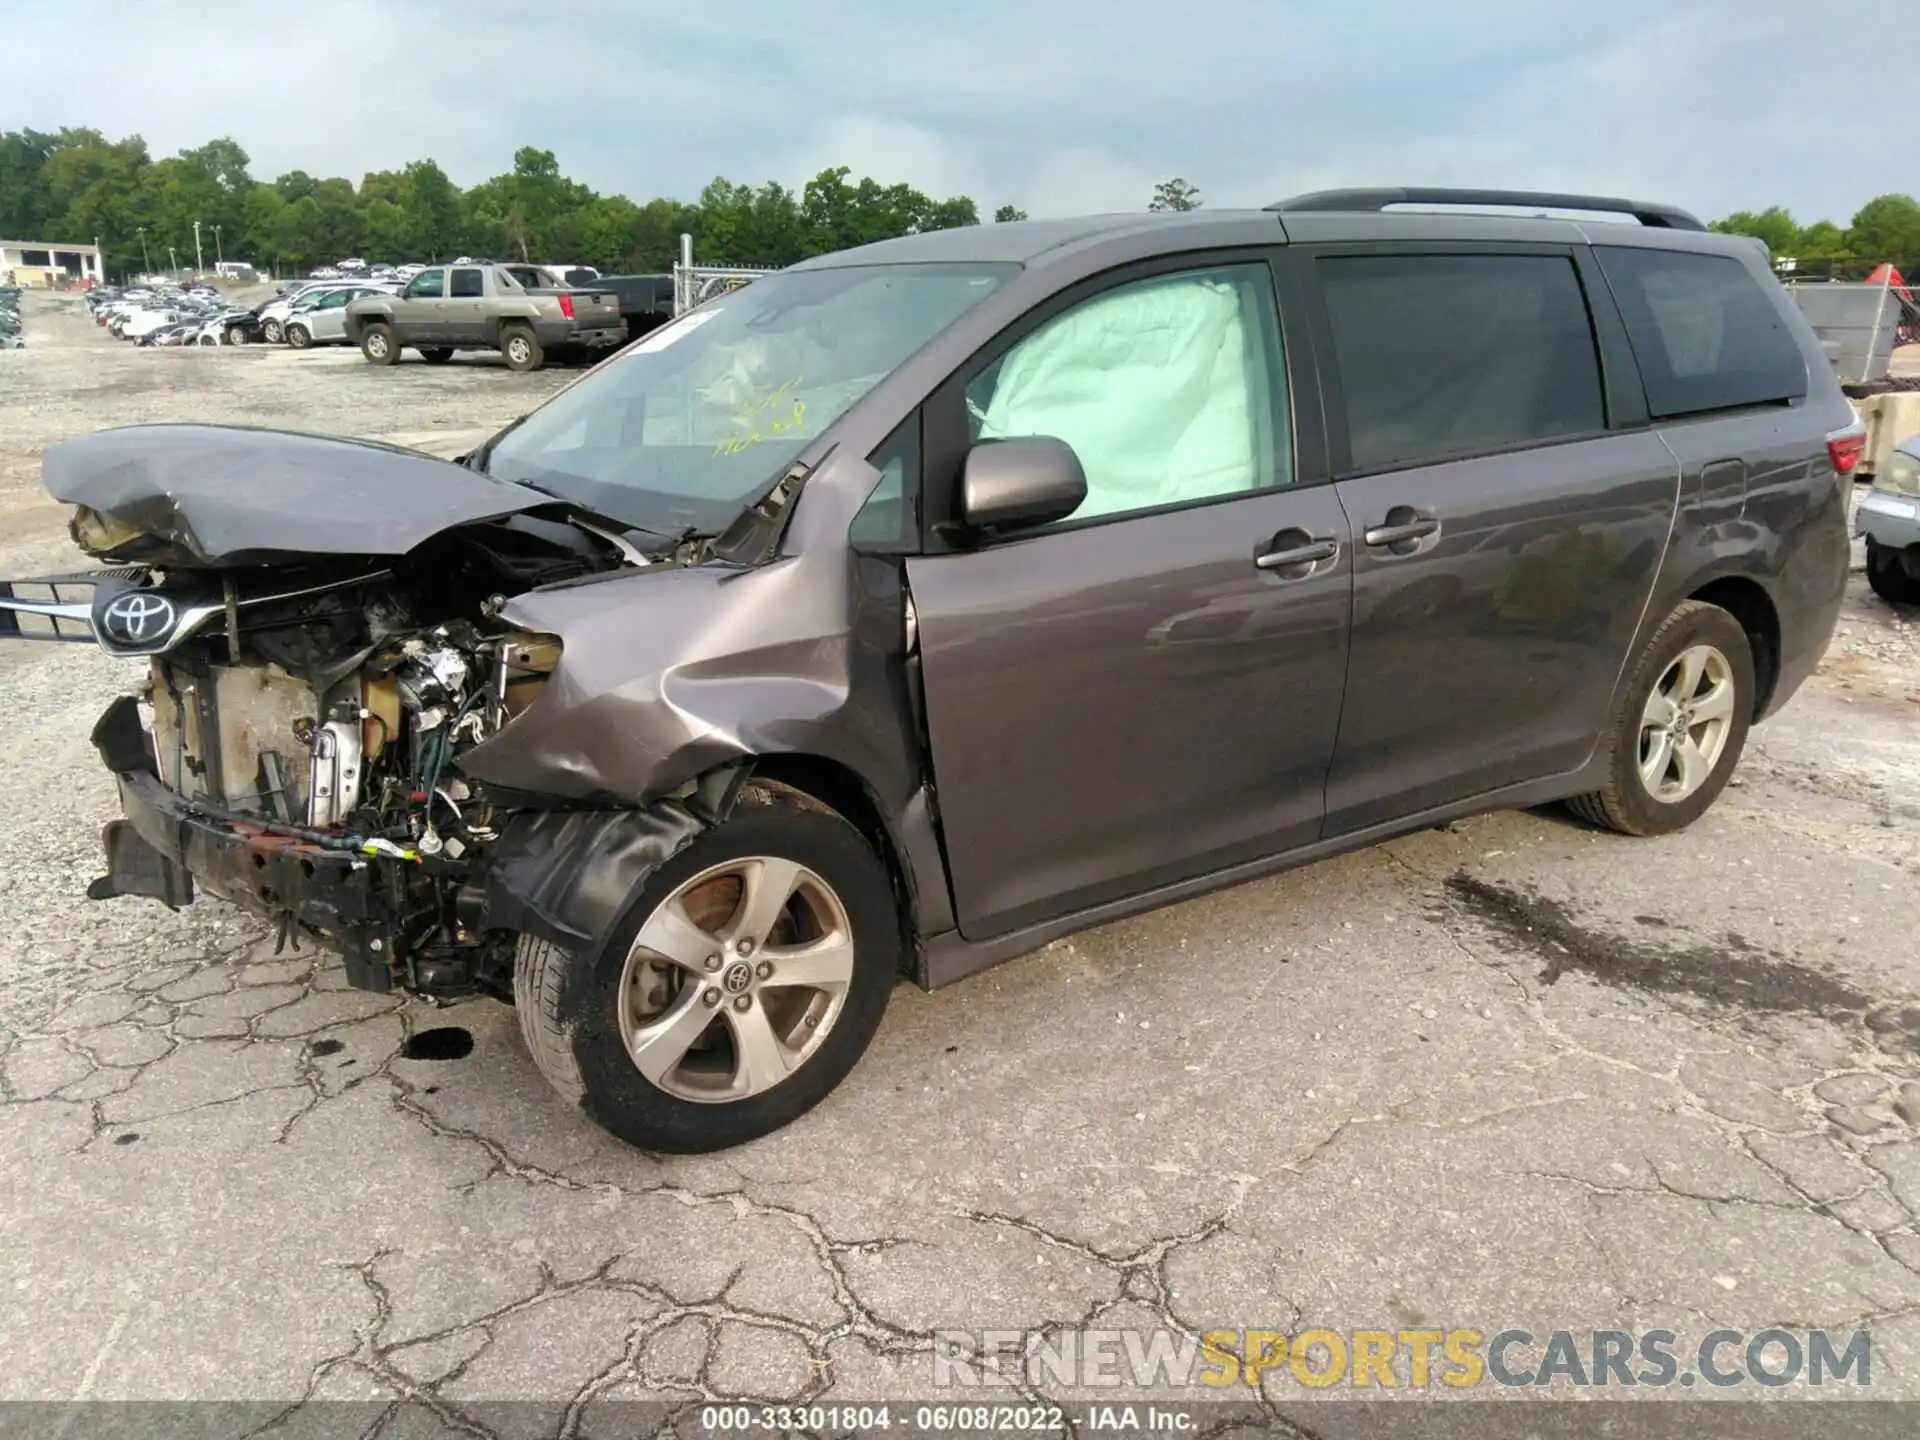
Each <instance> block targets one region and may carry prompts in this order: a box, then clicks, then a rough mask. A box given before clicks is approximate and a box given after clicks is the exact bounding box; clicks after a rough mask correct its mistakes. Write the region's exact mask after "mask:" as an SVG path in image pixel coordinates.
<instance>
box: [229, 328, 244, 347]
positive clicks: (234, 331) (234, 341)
mask: <svg viewBox="0 0 1920 1440" xmlns="http://www.w3.org/2000/svg"><path fill="white" fill-rule="evenodd" d="M225 333H226V337H227V344H229V345H245V344H246V343H248V342H247V327H246V326H244V325H229V326H228V327H227V328H226V332H225Z"/></svg>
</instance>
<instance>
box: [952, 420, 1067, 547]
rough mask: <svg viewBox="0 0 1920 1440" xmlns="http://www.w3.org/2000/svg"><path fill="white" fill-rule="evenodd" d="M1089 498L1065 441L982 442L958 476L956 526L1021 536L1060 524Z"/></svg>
mask: <svg viewBox="0 0 1920 1440" xmlns="http://www.w3.org/2000/svg"><path fill="white" fill-rule="evenodd" d="M1086 498H1087V472H1086V471H1085V470H1083V469H1082V468H1081V466H1080V457H1079V456H1078V455H1076V454H1074V453H1073V447H1072V446H1071V445H1069V444H1067V442H1066V441H1064V440H1058V439H1055V438H1054V437H1053V436H1051V435H1028V436H1022V437H1020V438H1018V439H1012V440H982V441H981V442H980V443H979V444H977V445H975V446H974V447H973V448H972V449H971V450H969V451H968V452H967V460H966V464H965V466H964V467H963V468H962V469H961V472H960V523H961V524H963V525H965V526H966V527H967V528H968V529H970V530H1019V529H1024V528H1027V527H1029V526H1033V525H1046V524H1049V523H1051V522H1052V521H1055V520H1064V519H1066V518H1067V516H1069V515H1071V514H1072V513H1073V512H1074V511H1076V510H1078V509H1079V508H1080V506H1081V504H1082V502H1084V501H1085V500H1086Z"/></svg>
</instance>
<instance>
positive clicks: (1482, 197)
mask: <svg viewBox="0 0 1920 1440" xmlns="http://www.w3.org/2000/svg"><path fill="white" fill-rule="evenodd" d="M1390 205H1503V206H1509V207H1518V208H1522V209H1528V210H1594V211H1603V212H1607V213H1612V214H1620V215H1631V216H1633V218H1634V219H1635V220H1638V221H1639V222H1640V223H1641V224H1642V225H1648V226H1652V227H1653V228H1654V229H1658V230H1704V229H1706V228H1707V227H1706V226H1704V225H1702V224H1701V223H1700V221H1699V220H1698V219H1697V218H1696V217H1694V216H1692V215H1690V214H1688V213H1687V212H1686V211H1685V210H1681V209H1679V208H1677V207H1675V206H1672V205H1659V204H1653V203H1651V202H1647V201H1642V200H1619V199H1615V198H1613V197H1612V196H1607V195H1560V194H1556V193H1554V192H1553V191H1550V190H1456V189H1453V188H1451V187H1449V186H1444V185H1441V186H1430V185H1428V186H1422V185H1414V186H1408V187H1406V188H1404V189H1379V190H1316V191H1315V192H1314V193H1313V194H1311V195H1296V196H1294V197H1293V198H1292V199H1291V200H1281V201H1277V202H1276V203H1274V204H1272V205H1269V206H1267V207H1266V208H1267V209H1269V210H1277V211H1280V212H1282V213H1287V212H1298V211H1328V210H1332V211H1345V212H1349V213H1350V212H1353V211H1381V210H1385V209H1386V208H1387V207H1388V206H1390Z"/></svg>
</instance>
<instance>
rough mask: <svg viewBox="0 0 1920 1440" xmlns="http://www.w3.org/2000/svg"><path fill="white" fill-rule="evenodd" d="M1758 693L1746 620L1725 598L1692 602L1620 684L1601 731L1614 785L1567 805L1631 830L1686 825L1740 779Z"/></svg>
mask: <svg viewBox="0 0 1920 1440" xmlns="http://www.w3.org/2000/svg"><path fill="white" fill-rule="evenodd" d="M1754 695H1755V689H1754V675H1753V649H1752V646H1751V645H1750V644H1749V643H1748V641H1747V632H1746V631H1745V630H1743V629H1741V627H1740V622H1739V621H1738V620H1736V619H1734V618H1733V616H1732V615H1730V614H1728V613H1727V612H1726V611H1725V610H1722V609H1721V608H1720V607H1719V606H1718V605H1708V604H1706V603H1705V602H1703V601H1699V600H1689V601H1687V602H1685V603H1684V604H1682V605H1681V606H1680V607H1679V608H1678V609H1676V610H1675V611H1674V612H1673V613H1672V614H1671V615H1669V616H1668V617H1667V618H1666V621H1665V623H1663V624H1662V625H1661V626H1660V628H1659V629H1658V630H1656V631H1655V632H1654V634H1653V638H1652V639H1650V640H1649V641H1648V642H1647V645H1646V648H1645V649H1644V650H1642V651H1641V652H1640V659H1639V660H1638V662H1636V664H1635V665H1634V667H1633V670H1632V673H1631V675H1630V676H1629V678H1628V681H1627V683H1626V685H1625V686H1624V687H1622V691H1621V695H1620V699H1619V701H1618V702H1617V703H1616V705H1615V709H1614V714H1613V717H1612V721H1611V723H1610V725H1609V726H1608V730H1607V734H1606V735H1605V736H1604V737H1603V743H1604V744H1605V745H1606V746H1607V747H1608V762H1607V763H1608V771H1607V779H1606V783H1605V784H1604V785H1603V786H1602V788H1600V789H1599V790H1596V791H1594V792H1593V793H1591V794H1588V795H1581V796H1578V797H1576V798H1574V799H1572V800H1569V801H1568V802H1567V808H1568V809H1570V810H1572V811H1573V813H1574V814H1576V815H1578V816H1579V817H1580V818H1581V819H1583V820H1586V821H1589V822H1590V823H1592V824H1595V825H1600V826H1604V827H1605V828H1607V829H1609V830H1618V831H1619V832H1620V833H1621V834H1623V835H1666V834H1670V833H1672V832H1673V831H1675V830H1682V829H1685V828H1686V827H1687V826H1688V825H1691V824H1692V823H1693V822H1694V821H1695V820H1697V819H1699V818H1700V816H1701V815H1703V814H1705V813H1706V810H1707V807H1708V806H1710V805H1712V804H1713V802H1714V801H1715V800H1716V799H1718V798H1719V795H1720V792H1721V791H1722V790H1724V789H1725V788H1726V785H1727V781H1728V779H1730V778H1731V777H1732V775H1733V767H1734V766H1735V765H1737V764H1738V763H1739V761H1740V752H1741V751H1742V750H1744V749H1745V748H1746V743H1747V728H1748V726H1749V725H1750V724H1751V723H1752V720H1753V707H1754Z"/></svg>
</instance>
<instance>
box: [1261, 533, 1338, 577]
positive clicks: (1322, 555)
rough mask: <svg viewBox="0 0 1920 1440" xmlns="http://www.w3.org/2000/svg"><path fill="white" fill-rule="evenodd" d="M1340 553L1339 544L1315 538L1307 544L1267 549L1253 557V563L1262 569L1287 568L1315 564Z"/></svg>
mask: <svg viewBox="0 0 1920 1440" xmlns="http://www.w3.org/2000/svg"><path fill="white" fill-rule="evenodd" d="M1339 553H1340V546H1339V545H1338V543H1336V542H1335V541H1332V540H1315V541H1313V542H1312V543H1311V544H1308V545H1296V546H1293V547H1292V548H1291V549H1287V550H1269V551H1268V552H1267V553H1266V554H1264V555H1256V556H1254V557H1253V563H1254V564H1255V565H1256V566H1258V567H1259V568H1260V569H1262V570H1288V569H1291V568H1292V567H1294V566H1295V565H1317V564H1318V563H1319V562H1320V561H1322V560H1331V559H1333V557H1334V556H1336V555H1338V554H1339Z"/></svg>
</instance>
